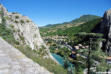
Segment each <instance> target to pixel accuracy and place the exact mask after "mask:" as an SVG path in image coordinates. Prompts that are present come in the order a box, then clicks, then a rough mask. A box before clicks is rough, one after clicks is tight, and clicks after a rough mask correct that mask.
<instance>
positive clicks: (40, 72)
mask: <svg viewBox="0 0 111 74" xmlns="http://www.w3.org/2000/svg"><path fill="white" fill-rule="evenodd" d="M0 74H51V73H50V72H49V71H47V70H46V69H45V68H43V67H41V66H40V65H38V64H36V63H35V62H33V61H32V60H31V59H29V58H27V57H26V56H25V55H23V54H22V53H21V52H20V51H18V50H17V49H16V48H14V47H13V46H11V45H10V44H8V43H7V42H6V41H4V40H3V39H2V38H0Z"/></svg>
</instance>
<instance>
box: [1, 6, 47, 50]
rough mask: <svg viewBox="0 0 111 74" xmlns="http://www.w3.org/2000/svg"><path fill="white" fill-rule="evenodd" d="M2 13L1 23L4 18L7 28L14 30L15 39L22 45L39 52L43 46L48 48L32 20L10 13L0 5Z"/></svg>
mask: <svg viewBox="0 0 111 74" xmlns="http://www.w3.org/2000/svg"><path fill="white" fill-rule="evenodd" d="M0 12H3V14H1V15H0V23H1V22H2V21H1V19H2V17H4V18H5V20H6V21H5V22H6V23H5V24H6V26H7V27H9V28H11V29H12V30H13V35H14V38H15V39H16V40H17V41H19V43H20V44H25V45H29V46H30V47H31V48H32V49H33V50H37V49H39V48H41V47H43V46H44V47H46V45H45V44H44V42H43V40H42V38H41V36H40V33H39V29H38V27H37V25H36V24H34V23H33V22H32V20H31V19H29V18H28V17H27V16H23V15H21V14H19V13H10V12H8V11H7V9H6V8H4V7H3V5H0Z"/></svg>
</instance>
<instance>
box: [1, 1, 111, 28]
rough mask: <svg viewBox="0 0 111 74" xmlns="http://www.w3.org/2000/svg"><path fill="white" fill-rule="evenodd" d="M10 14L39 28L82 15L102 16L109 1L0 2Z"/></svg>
mask: <svg viewBox="0 0 111 74" xmlns="http://www.w3.org/2000/svg"><path fill="white" fill-rule="evenodd" d="M0 3H2V4H3V5H4V6H5V7H6V8H7V9H8V11H10V12H19V13H21V14H23V15H25V16H28V17H30V18H31V19H32V20H33V21H34V22H35V23H36V24H38V25H39V26H44V25H47V24H54V23H62V22H67V21H71V20H73V19H75V18H78V17H80V16H82V15H84V14H93V15H98V16H102V15H103V14H104V12H105V10H108V9H109V8H111V0H0Z"/></svg>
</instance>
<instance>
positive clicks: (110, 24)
mask: <svg viewBox="0 0 111 74" xmlns="http://www.w3.org/2000/svg"><path fill="white" fill-rule="evenodd" d="M100 30H101V32H102V33H103V34H104V37H105V38H106V43H105V49H106V50H107V53H108V55H109V56H111V9H109V10H107V11H106V12H105V13H104V16H103V21H102V24H101V29H100Z"/></svg>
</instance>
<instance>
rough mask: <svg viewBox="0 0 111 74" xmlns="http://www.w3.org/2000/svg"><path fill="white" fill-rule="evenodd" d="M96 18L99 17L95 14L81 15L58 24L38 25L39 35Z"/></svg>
mask: <svg viewBox="0 0 111 74" xmlns="http://www.w3.org/2000/svg"><path fill="white" fill-rule="evenodd" d="M97 18H100V17H99V16H95V15H83V16H81V17H80V18H77V19H75V20H72V21H70V22H64V23H60V24H50V25H46V26H44V27H40V33H41V35H43V34H44V33H45V34H46V33H50V32H56V31H57V30H59V29H61V30H65V29H67V28H70V27H74V26H79V25H81V24H83V23H85V22H88V21H91V20H94V19H97Z"/></svg>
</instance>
